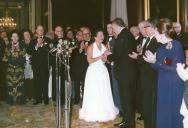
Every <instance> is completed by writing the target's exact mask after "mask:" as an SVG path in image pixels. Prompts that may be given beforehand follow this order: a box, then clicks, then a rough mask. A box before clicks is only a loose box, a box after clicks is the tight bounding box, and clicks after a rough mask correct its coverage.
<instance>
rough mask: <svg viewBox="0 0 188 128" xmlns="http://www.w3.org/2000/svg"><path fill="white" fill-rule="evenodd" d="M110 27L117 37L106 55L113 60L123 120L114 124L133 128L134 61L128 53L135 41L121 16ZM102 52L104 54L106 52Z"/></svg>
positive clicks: (133, 46) (133, 47) (123, 127)
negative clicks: (112, 49)
mask: <svg viewBox="0 0 188 128" xmlns="http://www.w3.org/2000/svg"><path fill="white" fill-rule="evenodd" d="M112 27H113V31H114V32H115V33H116V35H117V38H116V40H115V41H116V43H115V45H114V52H113V54H111V55H109V56H108V57H107V60H108V61H110V62H114V74H115V78H116V79H117V81H118V85H119V90H120V99H121V107H122V116H123V121H122V122H121V123H119V124H115V125H116V126H118V127H119V128H134V127H135V111H134V105H133V97H134V90H135V84H136V83H135V76H136V71H135V66H136V62H135V60H133V59H131V58H130V57H129V56H128V55H129V53H131V52H132V51H133V50H134V49H135V47H136V45H135V44H136V43H135V40H134V37H133V35H132V34H131V33H130V31H129V30H128V29H127V28H126V26H125V23H124V22H123V20H122V19H121V18H116V19H114V20H113V22H112ZM104 54H106V52H105V53H104Z"/></svg>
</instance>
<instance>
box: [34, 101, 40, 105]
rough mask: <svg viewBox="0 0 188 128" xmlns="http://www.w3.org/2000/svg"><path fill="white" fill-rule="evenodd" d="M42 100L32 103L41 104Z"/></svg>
mask: <svg viewBox="0 0 188 128" xmlns="http://www.w3.org/2000/svg"><path fill="white" fill-rule="evenodd" d="M41 103H42V102H41V101H36V102H34V103H33V105H38V104H41Z"/></svg>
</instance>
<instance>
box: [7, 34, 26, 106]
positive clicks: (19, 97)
mask: <svg viewBox="0 0 188 128" xmlns="http://www.w3.org/2000/svg"><path fill="white" fill-rule="evenodd" d="M25 55H26V49H25V48H24V45H23V44H22V43H21V42H19V34H18V32H17V31H13V32H12V34H11V44H10V45H9V46H7V48H6V50H5V61H7V72H6V89H7V91H6V94H7V97H6V99H7V100H6V101H7V103H8V104H10V105H14V104H24V103H25V102H26V97H25V86H24V64H25Z"/></svg>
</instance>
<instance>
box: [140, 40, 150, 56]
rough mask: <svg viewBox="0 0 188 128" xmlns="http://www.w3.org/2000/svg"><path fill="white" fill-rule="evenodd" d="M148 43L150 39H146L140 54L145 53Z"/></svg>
mask: <svg viewBox="0 0 188 128" xmlns="http://www.w3.org/2000/svg"><path fill="white" fill-rule="evenodd" d="M149 42H150V38H149V37H148V38H147V40H146V43H145V44H144V47H143V50H142V54H145V51H146V48H147V45H148V43H149Z"/></svg>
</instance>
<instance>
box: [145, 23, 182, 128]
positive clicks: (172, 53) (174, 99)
mask: <svg viewBox="0 0 188 128" xmlns="http://www.w3.org/2000/svg"><path fill="white" fill-rule="evenodd" d="M171 30H172V24H171V22H170V21H165V20H161V21H160V23H159V24H158V31H159V36H157V37H156V38H157V39H158V41H159V42H161V43H163V45H162V46H161V47H160V48H159V49H158V51H157V57H156V54H155V55H154V54H152V53H151V52H150V51H147V52H146V57H144V59H145V60H146V61H147V62H149V63H152V66H153V67H154V68H155V69H157V70H158V73H159V76H158V93H157V122H156V127H157V128H183V123H182V121H183V118H182V116H181V115H180V107H181V103H182V98H183V90H184V83H183V81H182V80H181V79H180V78H179V77H178V75H177V72H176V64H177V63H184V61H185V57H184V52H183V48H182V45H181V43H180V42H178V41H176V40H172V38H171Z"/></svg>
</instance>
